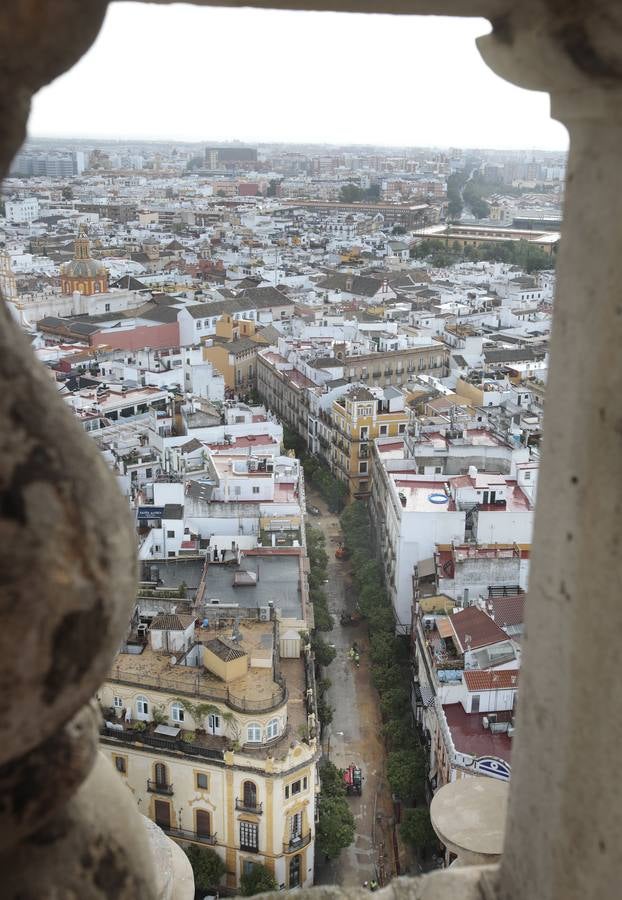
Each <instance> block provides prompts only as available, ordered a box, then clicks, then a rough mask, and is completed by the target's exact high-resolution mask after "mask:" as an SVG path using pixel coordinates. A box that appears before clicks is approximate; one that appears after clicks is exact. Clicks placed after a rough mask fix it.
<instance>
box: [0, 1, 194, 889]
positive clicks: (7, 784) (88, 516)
mask: <svg viewBox="0 0 622 900" xmlns="http://www.w3.org/2000/svg"><path fill="white" fill-rule="evenodd" d="M105 9H106V2H105V0H54V2H51V0H5V2H4V3H3V5H2V12H1V13H0V73H1V77H0V176H3V175H4V174H5V172H6V170H7V168H8V166H9V163H10V161H11V159H12V157H13V155H14V154H15V152H16V151H17V150H18V148H19V145H20V144H21V142H22V140H23V138H24V136H25V128H26V119H27V115H28V110H29V104H30V97H31V95H32V93H34V91H36V90H37V89H38V88H39V87H41V86H42V85H43V84H45V83H47V82H48V81H50V80H51V79H52V78H53V77H55V76H56V75H58V74H60V73H61V72H63V71H64V70H65V69H67V68H69V67H70V66H71V65H72V64H73V63H74V62H75V61H77V60H78V59H79V58H80V56H81V55H82V53H83V52H84V51H85V50H86V49H87V48H88V46H89V44H90V43H91V41H92V40H93V39H94V37H95V35H96V34H97V31H98V30H99V26H100V24H101V21H102V18H103V14H104V11H105ZM135 570H136V548H135V537H134V529H133V524H132V521H131V518H130V515H129V510H128V507H127V502H126V501H125V499H124V498H123V497H122V496H121V494H120V493H119V491H118V489H117V487H116V485H115V483H114V479H113V477H112V475H111V473H110V472H109V470H108V467H107V466H106V464H105V463H104V461H103V458H102V457H101V454H100V453H99V451H98V450H97V448H96V446H95V444H94V443H93V442H92V441H91V439H90V438H89V437H88V436H87V435H86V434H85V433H84V431H83V430H82V428H81V426H80V425H79V423H78V422H77V420H76V419H75V418H74V416H73V415H72V414H71V412H70V411H69V409H68V408H67V406H66V405H65V404H64V403H63V402H62V400H60V398H59V397H58V392H57V390H56V387H55V385H54V383H53V380H52V379H51V378H50V376H49V373H48V372H46V370H45V369H44V368H43V367H42V366H40V365H39V363H38V362H37V361H36V360H35V358H34V356H33V354H32V351H31V348H30V346H29V343H28V341H27V340H26V338H25V336H24V335H23V333H22V332H21V329H20V328H19V327H18V326H17V325H16V323H15V322H14V321H13V319H12V317H11V316H10V315H9V313H8V310H7V308H6V306H5V305H4V304H3V303H1V304H0V582H1V584H0V624H1V627H0V685H1V686H2V703H3V715H2V718H1V720H0V797H1V800H0V872H1V878H2V889H1V893H2V897H3V898H6V900H11V898H20V900H22V898H23V900H30V898H35V897H36V898H45V897H48V898H49V897H59V898H60V897H63V898H69V897H75V898H80V900H160V898H161V900H188V898H189V897H192V895H193V879H192V872H191V871H189V866H188V864H187V860H186V859H185V858H182V856H183V854H182V856H180V855H179V854H178V853H177V848H170V850H169V854H168V857H167V859H168V860H170V864H169V863H168V862H167V863H166V864H163V863H162V859H161V856H160V863H161V864H160V866H159V867H156V864H155V858H154V856H153V853H152V847H151V845H150V840H149V832H148V830H147V828H145V827H144V824H143V819H142V817H141V816H140V815H139V813H138V810H137V808H136V804H135V802H134V800H133V798H132V796H131V794H130V793H129V792H128V790H127V788H126V787H125V786H124V785H123V783H122V782H121V780H120V779H119V778H118V777H117V775H116V773H115V772H114V771H113V770H112V768H111V766H110V765H109V763H107V762H106V761H105V760H104V759H103V758H102V757H98V754H97V746H98V737H99V736H98V727H99V713H98V711H97V709H96V708H95V706H94V705H93V703H92V701H91V698H92V697H93V695H94V694H95V692H96V690H97V688H98V687H99V685H100V683H101V681H102V680H103V678H104V677H105V675H106V673H107V671H108V668H109V666H110V664H111V661H112V659H113V656H114V653H115V651H116V649H117V647H118V645H119V642H120V640H121V639H122V637H123V635H124V632H125V629H126V627H127V622H128V618H129V614H130V611H131V609H132V605H133V603H134V598H135V595H136V571H135ZM154 828H155V826H154ZM162 839H163V841H168V839H167V838H165V837H164V835H162ZM180 853H181V851H180ZM176 875H178V876H179V877H178V881H177V883H175V876H176Z"/></svg>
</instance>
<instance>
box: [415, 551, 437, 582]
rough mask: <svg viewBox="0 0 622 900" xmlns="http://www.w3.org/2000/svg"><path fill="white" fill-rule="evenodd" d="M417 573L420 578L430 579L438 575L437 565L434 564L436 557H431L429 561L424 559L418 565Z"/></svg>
mask: <svg viewBox="0 0 622 900" xmlns="http://www.w3.org/2000/svg"><path fill="white" fill-rule="evenodd" d="M417 573H418V575H419V578H429V577H430V575H436V564H435V562H434V557H433V556H431V557H430V558H429V559H422V560H420V561H419V562H418V563H417Z"/></svg>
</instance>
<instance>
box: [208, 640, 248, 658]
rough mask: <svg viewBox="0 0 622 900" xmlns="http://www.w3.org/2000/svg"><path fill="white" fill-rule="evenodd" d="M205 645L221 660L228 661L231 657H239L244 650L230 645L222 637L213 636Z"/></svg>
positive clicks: (242, 654)
mask: <svg viewBox="0 0 622 900" xmlns="http://www.w3.org/2000/svg"><path fill="white" fill-rule="evenodd" d="M205 646H206V647H207V649H208V650H211V651H212V653H213V654H214V656H217V657H218V659H222V660H223V662H230V661H231V660H232V659H239V658H240V656H244V655H245V653H244V650H240V649H239V647H231V646H230V645H229V644H226V643H225V642H224V641H223V639H222V638H214V640H213V641H208V642H207V643H206V644H205Z"/></svg>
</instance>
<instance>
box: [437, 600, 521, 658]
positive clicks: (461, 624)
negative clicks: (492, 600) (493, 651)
mask: <svg viewBox="0 0 622 900" xmlns="http://www.w3.org/2000/svg"><path fill="white" fill-rule="evenodd" d="M450 622H451V624H452V626H453V629H454V633H455V635H456V637H457V639H458V642H459V644H460V647H461V649H462V652H464V651H465V650H466V649H467V643H468V645H469V648H470V649H471V650H475V649H477V648H478V647H488V646H489V645H490V644H497V643H499V642H500V641H507V635H506V634H505V632H504V631H502V630H501V628H499V626H498V625H497V624H496V623H495V622H493V620H492V619H491V618H490V616H487V615H486V613H485V612H482V610H481V609H478V607H477V606H469V607H467V608H466V609H462V610H460V612H458V613H455V615H453V616H452V617H451V619H450ZM467 638H468V641H467Z"/></svg>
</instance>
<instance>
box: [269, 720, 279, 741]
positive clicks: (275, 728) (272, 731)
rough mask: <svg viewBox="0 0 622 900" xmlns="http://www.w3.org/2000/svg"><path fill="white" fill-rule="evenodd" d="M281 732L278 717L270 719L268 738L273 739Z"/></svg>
mask: <svg viewBox="0 0 622 900" xmlns="http://www.w3.org/2000/svg"><path fill="white" fill-rule="evenodd" d="M278 733H279V720H278V719H270V721H269V722H268V724H267V726H266V740H267V741H271V740H272V739H273V738H275V737H276V736H277V735H278Z"/></svg>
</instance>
